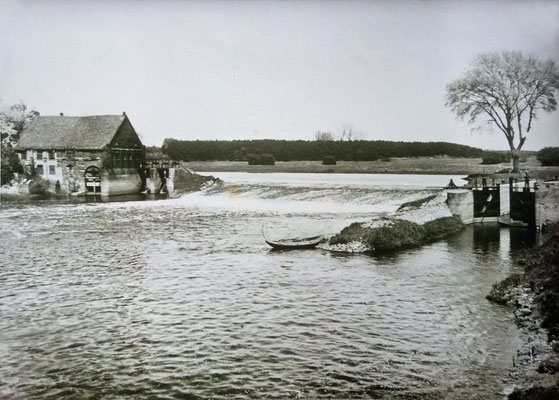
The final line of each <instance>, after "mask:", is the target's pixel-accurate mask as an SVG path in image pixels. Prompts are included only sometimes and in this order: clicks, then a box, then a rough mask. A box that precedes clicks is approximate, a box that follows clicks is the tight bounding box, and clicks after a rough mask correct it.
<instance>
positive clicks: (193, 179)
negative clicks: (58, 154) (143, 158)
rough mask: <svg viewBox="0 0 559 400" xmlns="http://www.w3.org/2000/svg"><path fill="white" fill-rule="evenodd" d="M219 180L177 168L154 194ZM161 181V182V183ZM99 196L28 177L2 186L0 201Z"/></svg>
mask: <svg viewBox="0 0 559 400" xmlns="http://www.w3.org/2000/svg"><path fill="white" fill-rule="evenodd" d="M37 182H38V183H40V185H39V186H40V190H36V189H34V186H38V185H34V183H37ZM217 182H219V178H215V177H213V176H211V175H210V176H207V175H201V174H198V173H196V172H194V171H192V170H189V169H185V168H177V169H175V171H174V175H173V178H172V184H170V183H169V182H168V184H167V191H168V192H165V193H162V194H159V193H155V194H152V195H155V196H157V198H161V196H162V195H163V196H167V195H168V197H179V196H182V195H184V194H187V193H191V192H196V191H198V190H202V189H204V188H206V187H208V186H211V185H213V184H215V183H217ZM160 184H161V183H159V185H160ZM136 195H138V196H139V195H140V192H139V191H138V192H137V193H129V194H124V195H118V196H106V197H104V199H111V201H119V199H123V201H124V199H130V198H134V196H136ZM85 197H89V198H98V197H99V196H87V195H86V193H85V192H83V191H82V192H75V193H71V194H61V193H57V192H56V188H55V187H54V185H52V184H51V183H49V182H48V181H46V180H43V179H41V178H35V179H26V178H21V179H19V180H17V179H15V180H13V181H12V182H11V183H9V184H6V185H2V187H1V188H0V203H1V202H17V203H27V202H34V201H39V200H64V199H66V200H68V201H71V202H76V199H77V198H85Z"/></svg>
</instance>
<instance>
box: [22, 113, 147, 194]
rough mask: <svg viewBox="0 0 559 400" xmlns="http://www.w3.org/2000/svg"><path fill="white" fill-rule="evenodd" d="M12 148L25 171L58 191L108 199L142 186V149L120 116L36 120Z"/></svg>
mask: <svg viewBox="0 0 559 400" xmlns="http://www.w3.org/2000/svg"><path fill="white" fill-rule="evenodd" d="M15 150H16V151H17V153H18V154H19V157H20V160H21V162H22V164H23V166H24V168H25V169H26V171H27V172H34V173H35V174H36V175H38V176H40V177H42V178H43V179H46V180H48V181H49V184H50V185H53V187H54V188H56V191H57V192H60V193H68V194H72V193H74V194H85V195H88V194H91V195H97V194H100V195H103V196H112V195H120V194H131V193H138V192H139V191H140V190H141V187H142V182H143V178H142V176H141V174H142V170H141V166H142V165H143V164H144V162H145V147H144V145H143V144H142V142H141V140H140V138H139V137H138V134H137V133H136V131H135V130H134V127H133V126H132V124H131V123H130V120H129V119H128V116H127V115H126V113H123V114H122V115H96V116H87V117H69V116H65V115H64V114H60V115H59V116H39V117H37V118H35V119H34V120H33V121H32V122H31V123H30V124H29V126H27V127H26V128H25V129H24V130H23V132H22V134H21V138H20V140H19V142H18V144H17V145H16V147H15Z"/></svg>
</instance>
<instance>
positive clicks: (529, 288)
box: [487, 223, 559, 400]
mask: <svg viewBox="0 0 559 400" xmlns="http://www.w3.org/2000/svg"><path fill="white" fill-rule="evenodd" d="M519 264H521V265H523V266H524V273H522V274H516V275H512V276H510V277H508V278H507V279H505V280H504V281H502V282H499V283H496V284H495V285H493V288H492V290H491V292H490V293H489V295H488V296H487V298H488V299H489V300H491V301H493V302H496V303H498V304H503V305H508V306H512V307H514V316H515V320H516V323H517V325H518V326H519V327H520V329H521V331H522V336H523V346H522V348H520V349H518V352H517V357H516V359H515V363H514V364H515V370H514V371H513V373H512V374H511V377H512V378H513V381H512V384H513V385H514V387H515V389H514V391H512V393H510V395H509V399H510V400H544V399H545V400H547V399H549V400H552V399H559V376H558V375H559V223H555V224H552V225H548V226H547V228H546V233H545V235H544V237H543V238H542V243H541V245H540V246H538V247H535V248H533V249H530V250H529V251H528V252H527V253H526V255H525V256H524V257H523V258H522V259H521V260H520V261H519Z"/></svg>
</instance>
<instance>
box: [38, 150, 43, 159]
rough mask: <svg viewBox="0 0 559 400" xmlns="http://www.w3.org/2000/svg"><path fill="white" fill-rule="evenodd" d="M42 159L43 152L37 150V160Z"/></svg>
mask: <svg viewBox="0 0 559 400" xmlns="http://www.w3.org/2000/svg"><path fill="white" fill-rule="evenodd" d="M42 158H43V152H42V151H39V150H37V160H40V159H42Z"/></svg>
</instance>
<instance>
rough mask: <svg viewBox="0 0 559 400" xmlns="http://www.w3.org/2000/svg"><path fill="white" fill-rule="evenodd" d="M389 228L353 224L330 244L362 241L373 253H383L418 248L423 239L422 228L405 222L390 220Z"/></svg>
mask: <svg viewBox="0 0 559 400" xmlns="http://www.w3.org/2000/svg"><path fill="white" fill-rule="evenodd" d="M390 222H391V223H390V225H389V226H380V227H377V228H366V227H363V226H362V224H360V223H357V222H356V223H353V224H351V225H350V226H348V227H346V228H344V229H343V230H342V231H341V232H340V233H339V234H337V235H336V236H334V237H333V238H331V239H330V244H333V245H335V244H346V243H350V242H353V241H363V242H364V243H366V244H367V245H368V246H369V247H370V248H371V249H372V250H373V251H376V252H385V251H390V250H396V249H401V248H406V247H414V246H419V245H421V244H422V243H423V241H424V238H425V229H423V227H422V226H420V225H418V224H416V223H414V222H410V221H406V220H399V219H395V220H391V221H390Z"/></svg>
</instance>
